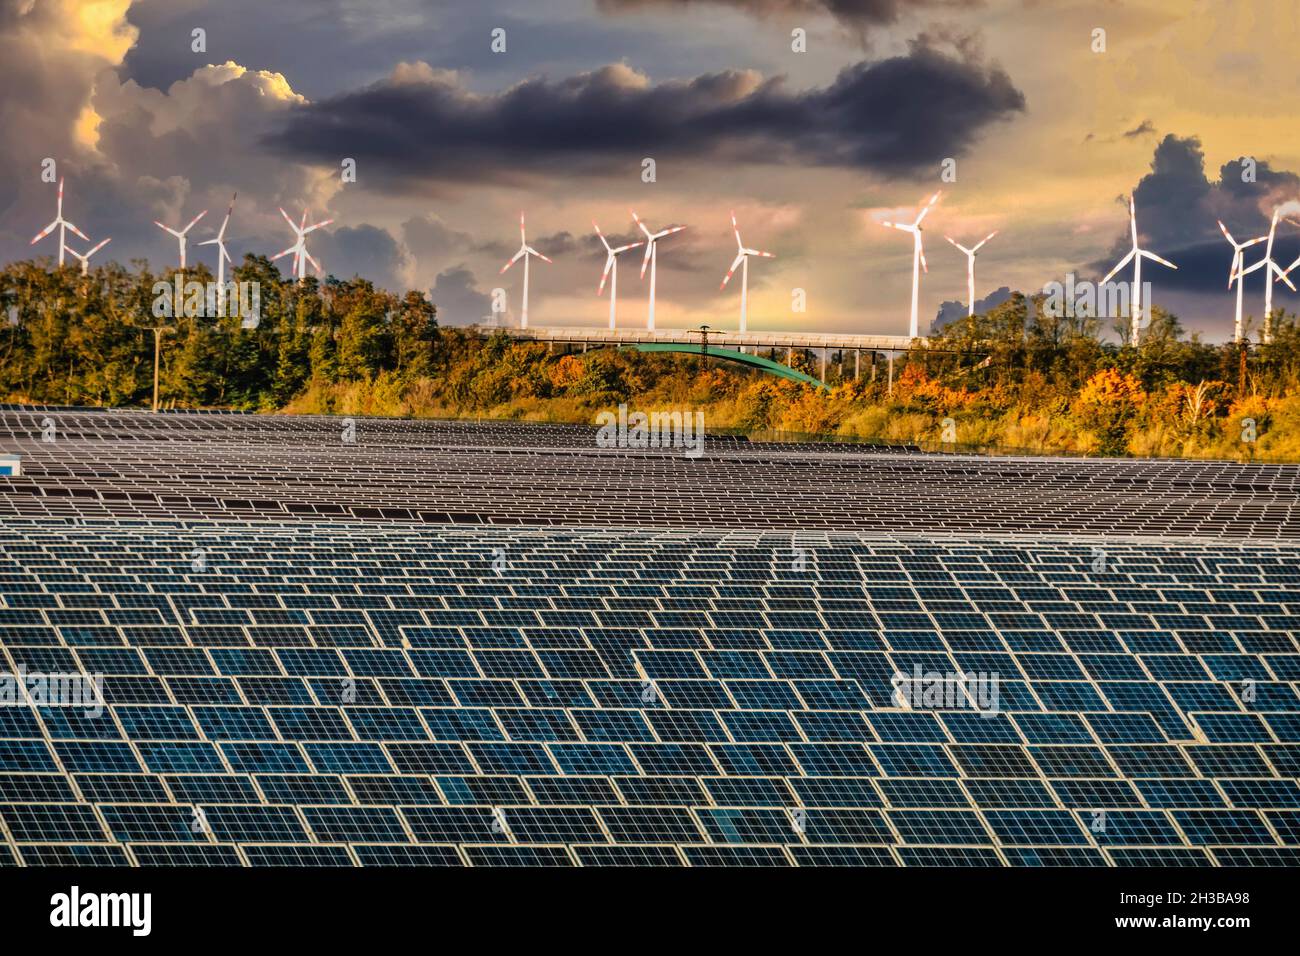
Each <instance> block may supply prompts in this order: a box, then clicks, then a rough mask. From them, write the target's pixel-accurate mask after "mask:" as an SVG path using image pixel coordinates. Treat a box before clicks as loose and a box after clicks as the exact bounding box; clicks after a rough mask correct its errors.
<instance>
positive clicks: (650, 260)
mask: <svg viewBox="0 0 1300 956" xmlns="http://www.w3.org/2000/svg"><path fill="white" fill-rule="evenodd" d="M632 219H633V220H634V221H635V222H636V224H637V225H638V226H640V227H641V231H642V232H644V233H645V234H646V247H645V258H644V259H642V260H641V278H642V279H644V278H645V269H646V266H649V267H650V309H649V311H648V312H647V313H646V325H645V327H646V328H647V329H650V330H651V331H653V330H654V327H655V272H656V266H657V265H658V263H659V252H658V249H659V240H660V239H663V238H666V237H667V236H671V235H672V234H673V233H675V232H681V231H682V230H683V229H685V228H686V227H685V226H671V227H669V228H667V229H662V230H660V231H659V232H651V231H650V230H649V229H648V228H647V227H646V224H645V223H644V222H642V221H641V217H640V216H638V215H637V214H636V211H635V210H633V212H632Z"/></svg>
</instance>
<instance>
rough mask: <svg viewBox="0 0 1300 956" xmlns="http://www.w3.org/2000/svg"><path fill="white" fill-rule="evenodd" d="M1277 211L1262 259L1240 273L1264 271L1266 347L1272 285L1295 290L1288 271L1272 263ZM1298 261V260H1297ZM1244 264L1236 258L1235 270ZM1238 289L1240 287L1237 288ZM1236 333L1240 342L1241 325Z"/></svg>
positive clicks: (1270, 329)
mask: <svg viewBox="0 0 1300 956" xmlns="http://www.w3.org/2000/svg"><path fill="white" fill-rule="evenodd" d="M1278 212H1279V210H1277V209H1274V210H1273V221H1272V222H1271V223H1269V226H1268V245H1267V246H1265V247H1264V258H1263V259H1260V260H1259V262H1256V263H1255V264H1254V265H1253V266H1251V267H1250V268H1249V269H1245V270H1243V271H1242V273H1241V274H1242V275H1246V276H1248V275H1250V274H1251V273H1252V272H1254V271H1255V270H1256V269H1264V334H1263V341H1264V344H1265V345H1267V344H1268V343H1269V342H1271V341H1273V321H1272V320H1273V283H1274V282H1285V283H1286V284H1287V287H1288V288H1290V290H1291V291H1292V292H1294V291H1295V290H1296V288H1295V284H1294V283H1292V282H1291V280H1290V279H1289V278H1287V273H1288V272H1290V271H1291V270H1290V269H1283V268H1282V267H1281V266H1279V265H1278V264H1277V263H1276V262H1274V261H1273V234H1274V233H1276V232H1277V216H1278ZM1297 261H1300V260H1297ZM1244 264H1245V263H1243V262H1241V261H1240V258H1238V262H1237V268H1239V269H1240V268H1241V267H1242V266H1243V265H1244ZM1238 288H1240V286H1238ZM1238 318H1239V319H1240V309H1238ZM1237 328H1238V333H1237V341H1238V342H1240V341H1241V332H1240V329H1241V323H1240V322H1238V323H1237Z"/></svg>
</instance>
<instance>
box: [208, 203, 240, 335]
mask: <svg viewBox="0 0 1300 956" xmlns="http://www.w3.org/2000/svg"><path fill="white" fill-rule="evenodd" d="M238 198H239V193H235V194H234V195H233V196H231V197H230V208H229V209H227V210H226V218H225V219H223V220H221V228H220V229H218V230H217V236H216V238H215V239H204V240H203V241H202V242H200V243H199V245H201V246H216V247H217V302H218V303H219V305H218V308H219V309H220V311H221V312H222V313H223V314H224V313H225V311H226V263H227V262H231V261H232V260H231V258H230V253H228V252H227V251H226V226H228V225H229V224H230V214H231V213H233V212H234V211H235V200H236V199H238ZM232 264H233V263H232Z"/></svg>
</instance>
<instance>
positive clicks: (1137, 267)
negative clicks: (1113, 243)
mask: <svg viewBox="0 0 1300 956" xmlns="http://www.w3.org/2000/svg"><path fill="white" fill-rule="evenodd" d="M1128 224H1129V232H1130V233H1131V234H1132V236H1133V248H1132V249H1130V250H1129V251H1128V255H1126V256H1125V257H1124V258H1123V259H1121V260H1119V262H1117V263H1115V268H1113V269H1111V270H1110V272H1108V273H1106V278H1104V279H1102V280H1101V284H1102V285H1105V284H1106V283H1107V282H1109V281H1110V280H1111V277H1113V276H1114V275H1115V273H1117V272H1119V270H1120V269H1123V268H1124V267H1125V266H1126V265H1128V264H1129V262H1130V261H1132V263H1133V297H1132V304H1131V308H1130V309H1129V311H1130V312H1131V313H1132V315H1133V332H1132V336H1131V338H1132V344H1133V345H1137V344H1138V337H1139V336H1140V335H1141V332H1142V259H1143V257H1145V258H1147V259H1150V260H1151V261H1152V262H1158V263H1160V264H1161V265H1162V266H1168V267H1169V268H1170V269H1177V268H1178V266H1176V265H1174V264H1173V263H1172V262H1170V261H1169V260H1168V259H1161V258H1160V257H1159V256H1158V255H1156V254H1155V253H1154V252H1148V251H1147V250H1146V249H1142V248H1140V247H1139V246H1138V221H1137V205H1136V204H1135V203H1134V201H1133V197H1132V195H1130V196H1129V197H1128Z"/></svg>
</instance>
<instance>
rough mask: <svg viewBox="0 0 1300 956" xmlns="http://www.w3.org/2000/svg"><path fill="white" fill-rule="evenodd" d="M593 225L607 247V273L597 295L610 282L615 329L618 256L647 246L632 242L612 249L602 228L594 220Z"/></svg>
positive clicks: (601, 276) (604, 274)
mask: <svg viewBox="0 0 1300 956" xmlns="http://www.w3.org/2000/svg"><path fill="white" fill-rule="evenodd" d="M591 225H592V226H593V227H594V228H595V230H596V235H598V236H600V241H601V244H602V245H604V247H605V271H604V272H602V273H601V274H600V287H599V288H598V289H596V295H600V294H602V293H603V292H604V291H605V280H606V279H608V280H609V327H610V328H611V329H612V328H614V308H615V303H616V301H617V299H618V254H619V253H620V252H627V251H628V250H629V249H635V248H636V247H637V246H642V245H645V243H644V242H630V243H628V244H627V245H625V246H619V247H618V248H611V247H610V244H609V240H608V239H606V238H605V234H604V233H603V232H601V231H600V226H597V225H596V221H595V220H594V219H593V220H592V221H591Z"/></svg>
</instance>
